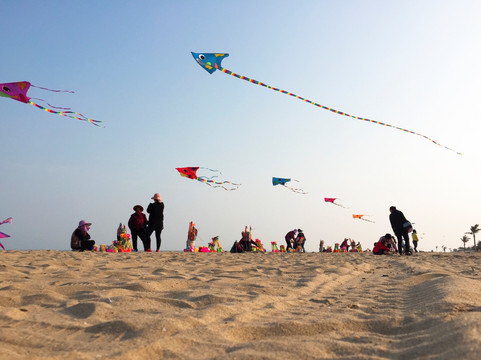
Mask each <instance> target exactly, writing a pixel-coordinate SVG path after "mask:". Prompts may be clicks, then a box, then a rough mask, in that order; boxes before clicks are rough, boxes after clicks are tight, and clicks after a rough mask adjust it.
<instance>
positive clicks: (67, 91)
mask: <svg viewBox="0 0 481 360" xmlns="http://www.w3.org/2000/svg"><path fill="white" fill-rule="evenodd" d="M30 86H32V87H35V88H37V89H42V90H47V91H52V92H66V93H71V94H73V93H75V91H72V90H53V89H48V88H44V87H40V86H35V85H32V84H30Z"/></svg>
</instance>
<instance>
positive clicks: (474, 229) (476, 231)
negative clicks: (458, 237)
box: [469, 224, 481, 251]
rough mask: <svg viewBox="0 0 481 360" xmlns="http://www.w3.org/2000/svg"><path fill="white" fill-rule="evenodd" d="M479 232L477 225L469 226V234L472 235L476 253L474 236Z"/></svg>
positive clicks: (480, 229)
mask: <svg viewBox="0 0 481 360" xmlns="http://www.w3.org/2000/svg"><path fill="white" fill-rule="evenodd" d="M480 231H481V228H480V227H479V224H476V225H473V226H471V232H470V233H469V234H471V235H473V241H474V250H475V251H476V234H477V233H478V232H480Z"/></svg>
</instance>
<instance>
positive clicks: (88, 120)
mask: <svg viewBox="0 0 481 360" xmlns="http://www.w3.org/2000/svg"><path fill="white" fill-rule="evenodd" d="M28 103H29V104H31V105H33V106H36V107H38V108H39V109H41V110H45V111H47V112H49V113H52V114H58V115H62V116H66V117H69V118H72V119H77V120H81V121H87V122H89V123H91V124H93V125H95V126H100V125H99V123H101V122H102V121H100V120H94V119H90V118H88V117H86V116H84V115H82V114H80V113H78V112H75V111H55V110H52V109H49V108H46V107H43V106H41V105H38V104H35V103H34V102H33V101H31V100H29V101H28ZM73 114H75V115H78V116H74V115H73Z"/></svg>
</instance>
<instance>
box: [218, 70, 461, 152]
mask: <svg viewBox="0 0 481 360" xmlns="http://www.w3.org/2000/svg"><path fill="white" fill-rule="evenodd" d="M215 67H216V69H218V70H220V71H222V72H223V73H226V74H228V75H232V76H234V77H236V78H238V79H241V80H245V81H248V82H250V83H253V84H256V85H260V86H264V87H266V88H268V89H271V90H274V91H278V92H280V93H283V94H285V95H290V96H292V97H295V98H296V99H299V100H302V101H304V102H307V103H309V104H312V105H314V106H317V107H320V108H321V109H324V110H328V111H331V112H333V113H336V114H338V115H344V116H347V117H350V118H353V119H356V120H360V121H367V122H370V123H373V124H377V125H383V126H387V127H390V128H393V129H396V130H400V131H404V132H407V133H409V134H413V135H417V136H420V137H422V138H425V139H426V140H428V141H431V142H432V143H433V144H435V145H438V146H441V147H443V148H445V149H447V150H450V151H453V152H455V153H456V154H458V155H462V154H461V153H460V152H457V151H456V150H453V149H451V148H449V147H447V146H445V145H442V144H440V143H438V142H437V141H435V140H433V139H431V138H430V137H428V136H426V135H423V134H419V133H417V132H414V131H411V130H408V129H404V128H401V127H398V126H394V125H391V124H386V123H383V122H381V121H376V120H372V119H367V118H363V117H360V116H355V115H351V114H348V113H345V112H343V111H339V110H336V109H332V108H330V107H327V106H324V105H321V104H318V103H316V102H314V101H311V100H309V99H305V98H303V97H301V96H299V95H296V94H293V93H291V92H289V91H286V90H282V89H278V88H275V87H273V86H270V85H267V84H264V83H263V82H260V81H257V80H254V79H251V78H248V77H247V76H244V75H238V74H236V73H234V72H232V71H230V70H228V69H226V68H223V67H219V66H218V65H217V64H215Z"/></svg>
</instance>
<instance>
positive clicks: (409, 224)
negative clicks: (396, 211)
mask: <svg viewBox="0 0 481 360" xmlns="http://www.w3.org/2000/svg"><path fill="white" fill-rule="evenodd" d="M403 228H404V230H407V232H408V233H410V232H411V231H413V226H412V224H411V223H410V222H409V221H406V222H405V223H404V224H403Z"/></svg>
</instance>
